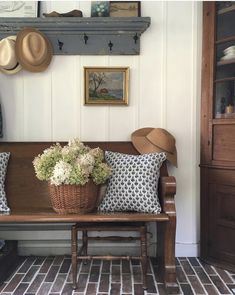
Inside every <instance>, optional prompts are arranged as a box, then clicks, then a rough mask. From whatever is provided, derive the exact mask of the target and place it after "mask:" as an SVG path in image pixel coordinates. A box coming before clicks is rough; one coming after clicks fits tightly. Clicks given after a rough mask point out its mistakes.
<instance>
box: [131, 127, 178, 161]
mask: <svg viewBox="0 0 235 295" xmlns="http://www.w3.org/2000/svg"><path fill="white" fill-rule="evenodd" d="M131 140H132V143H133V145H134V147H135V148H136V149H137V151H138V152H139V153H141V154H149V153H155V152H165V153H166V157H167V160H169V161H170V162H171V163H172V164H173V165H174V166H175V167H177V151H176V146H175V138H174V137H173V136H172V135H171V134H170V133H169V132H168V131H167V130H165V129H162V128H141V129H138V130H136V131H134V132H133V133H132V134H131Z"/></svg>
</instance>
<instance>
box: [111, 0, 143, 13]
mask: <svg viewBox="0 0 235 295" xmlns="http://www.w3.org/2000/svg"><path fill="white" fill-rule="evenodd" d="M109 16H110V17H140V16H141V2H140V1H110V2H109Z"/></svg>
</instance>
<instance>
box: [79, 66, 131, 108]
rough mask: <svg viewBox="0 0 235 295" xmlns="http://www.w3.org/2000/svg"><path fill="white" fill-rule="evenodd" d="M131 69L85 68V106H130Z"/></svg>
mask: <svg viewBox="0 0 235 295" xmlns="http://www.w3.org/2000/svg"><path fill="white" fill-rule="evenodd" d="M129 75H130V69H129V67H84V104H85V105H128V100H129V98H128V96H129Z"/></svg>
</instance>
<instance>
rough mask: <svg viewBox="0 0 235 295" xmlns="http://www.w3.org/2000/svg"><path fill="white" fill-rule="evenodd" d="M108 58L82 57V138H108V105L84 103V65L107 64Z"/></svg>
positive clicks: (87, 139) (86, 139)
mask: <svg viewBox="0 0 235 295" xmlns="http://www.w3.org/2000/svg"><path fill="white" fill-rule="evenodd" d="M107 65H108V59H107V57H105V56H99V57H96V56H82V57H81V68H80V74H81V81H82V83H81V89H80V103H81V131H80V134H81V139H82V140H84V141H89V140H93V141H95V140H101V141H102V140H103V141H105V140H106V127H105V126H106V124H109V122H107V120H106V119H107V116H106V112H107V108H108V106H103V105H98V106H93V105H84V67H86V66H90V67H95V66H107Z"/></svg>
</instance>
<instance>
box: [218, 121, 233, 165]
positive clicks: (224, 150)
mask: <svg viewBox="0 0 235 295" xmlns="http://www.w3.org/2000/svg"><path fill="white" fill-rule="evenodd" d="M234 135H235V125H230V124H228V125H225V124H222V125H214V128H213V160H217V161H235V136H234Z"/></svg>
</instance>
